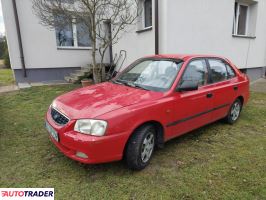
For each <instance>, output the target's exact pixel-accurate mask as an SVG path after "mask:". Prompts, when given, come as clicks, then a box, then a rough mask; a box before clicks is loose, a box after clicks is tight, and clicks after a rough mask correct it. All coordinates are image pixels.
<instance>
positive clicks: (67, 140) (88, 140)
mask: <svg viewBox="0 0 266 200" xmlns="http://www.w3.org/2000/svg"><path fill="white" fill-rule="evenodd" d="M46 121H47V122H48V123H49V124H50V126H52V127H53V128H54V129H55V130H56V131H57V133H58V136H59V142H57V141H56V140H55V139H53V138H52V137H51V136H50V139H51V141H52V142H53V143H54V144H55V146H56V147H57V148H58V149H59V150H60V151H61V152H62V153H63V154H64V155H66V156H67V157H69V158H71V159H73V160H76V161H79V162H82V163H87V164H97V163H105V162H111V161H116V160H121V159H122V157H123V151H124V147H125V145H126V142H127V139H128V136H129V134H128V133H127V132H123V133H118V134H112V135H106V136H102V137H96V136H90V135H84V134H81V133H78V132H75V131H73V127H74V124H75V121H70V122H69V123H68V124H67V125H65V126H64V127H61V126H58V125H57V124H56V123H55V122H54V121H53V119H52V118H51V115H50V109H49V110H48V112H47V114H46ZM77 152H81V153H83V154H86V155H87V156H88V157H87V158H83V157H80V156H78V155H77Z"/></svg>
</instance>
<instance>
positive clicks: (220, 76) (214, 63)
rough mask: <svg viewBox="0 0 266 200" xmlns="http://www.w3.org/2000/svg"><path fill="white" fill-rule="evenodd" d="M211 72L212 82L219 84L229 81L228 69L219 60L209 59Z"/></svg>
mask: <svg viewBox="0 0 266 200" xmlns="http://www.w3.org/2000/svg"><path fill="white" fill-rule="evenodd" d="M208 61H209V65H210V71H211V82H212V83H217V82H221V81H224V80H227V77H228V75H227V67H226V64H225V63H224V62H223V61H222V60H219V59H212V58H211V59H208Z"/></svg>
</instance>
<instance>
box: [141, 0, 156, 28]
mask: <svg viewBox="0 0 266 200" xmlns="http://www.w3.org/2000/svg"><path fill="white" fill-rule="evenodd" d="M146 1H151V15H152V17H151V25H150V26H146V14H147V13H146V4H145V3H146ZM152 6H153V3H152V0H143V20H142V21H143V22H142V23H143V29H149V28H152V25H153V10H152Z"/></svg>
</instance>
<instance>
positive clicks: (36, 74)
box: [1, 0, 91, 82]
mask: <svg viewBox="0 0 266 200" xmlns="http://www.w3.org/2000/svg"><path fill="white" fill-rule="evenodd" d="M1 2H2V8H3V17H4V22H5V28H6V36H7V42H8V47H9V53H10V61H11V66H12V69H13V71H14V75H15V78H16V81H17V82H39V81H55V80H64V77H65V76H66V75H69V74H70V73H71V72H73V71H75V70H77V69H80V67H82V66H85V65H87V64H89V63H91V44H90V39H89V36H88V33H86V31H85V30H84V28H83V25H82V24H69V25H66V26H64V27H55V28H54V29H50V28H48V27H45V26H43V25H41V24H40V22H39V19H38V17H37V16H36V15H35V14H34V12H33V9H32V1H31V0H19V1H18V0H16V1H13V0H1ZM14 4H16V5H14ZM14 6H16V10H15V9H14ZM16 12H17V16H18V23H19V24H17V22H16V14H15V13H16ZM17 25H19V27H18V26H17ZM18 29H19V30H18ZM19 31H20V33H19ZM19 34H20V37H21V46H22V49H23V57H24V61H25V68H26V77H24V71H23V61H22V60H21V52H20V41H19Z"/></svg>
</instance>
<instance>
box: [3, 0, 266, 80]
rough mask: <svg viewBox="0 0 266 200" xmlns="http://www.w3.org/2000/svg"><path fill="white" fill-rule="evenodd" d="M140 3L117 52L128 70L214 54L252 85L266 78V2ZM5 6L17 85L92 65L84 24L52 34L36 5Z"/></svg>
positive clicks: (26, 0) (9, 1)
mask: <svg viewBox="0 0 266 200" xmlns="http://www.w3.org/2000/svg"><path fill="white" fill-rule="evenodd" d="M139 1H140V11H141V12H140V13H141V14H140V16H139V19H138V22H137V23H136V24H134V25H131V26H130V27H128V30H127V31H126V33H123V35H121V39H120V40H119V42H118V43H117V44H115V45H114V46H113V52H114V55H113V57H116V58H117V57H119V54H120V52H121V51H123V52H126V58H125V62H124V63H123V67H126V66H127V65H129V64H130V63H131V62H133V61H134V60H136V59H138V58H140V57H143V56H146V55H152V54H155V53H159V54H214V55H221V56H224V57H227V58H228V59H230V60H232V61H233V62H234V63H235V64H236V65H237V66H238V67H239V68H240V69H241V70H242V71H245V72H246V73H247V74H248V75H249V76H250V78H251V80H255V79H258V78H260V77H263V76H265V67H266V12H265V11H266V0H256V1H255V0H223V1H219V0H189V1H188V0H139ZM1 2H2V7H3V16H4V21H5V26H6V35H7V41H8V46H9V51H10V59H11V65H12V69H13V70H14V75H15V78H16V81H17V82H25V81H29V82H35V81H37V82H38V81H51V80H63V79H64V76H66V75H68V74H69V73H71V72H73V71H74V70H76V69H79V68H80V67H81V66H84V65H87V64H89V63H90V62H91V57H90V55H91V52H90V51H91V47H90V46H91V45H90V38H89V37H88V34H86V31H85V32H84V28H83V25H82V24H69V25H66V26H64V27H55V28H54V29H48V28H47V27H44V26H42V25H41V24H40V23H39V20H38V18H37V17H36V16H35V15H34V13H33V10H32V1H31V0H1ZM14 2H15V4H16V9H14ZM16 13H17V19H18V20H17V21H16ZM18 26H19V30H18ZM18 36H20V38H21V41H20V39H19V37H18ZM21 48H22V50H23V56H21ZM115 55H117V56H115ZM108 56H109V54H108V53H107V56H106V57H108ZM21 57H24V63H25V65H24V66H23V59H22V58H21ZM108 61H109V58H106V62H108ZM119 65H120V64H119V63H118V67H119ZM24 68H25V70H24ZM25 71H26V77H24V75H25Z"/></svg>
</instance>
